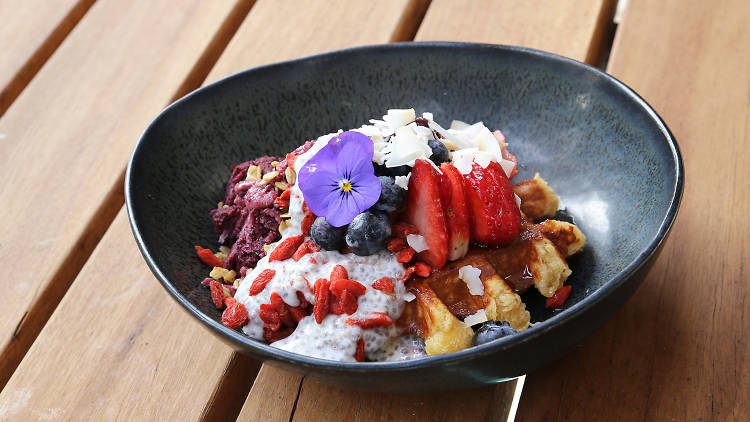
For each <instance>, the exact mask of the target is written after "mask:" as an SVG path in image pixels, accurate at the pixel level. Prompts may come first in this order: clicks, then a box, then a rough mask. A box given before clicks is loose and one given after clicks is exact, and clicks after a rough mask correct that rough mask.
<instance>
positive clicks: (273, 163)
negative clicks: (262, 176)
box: [271, 161, 279, 168]
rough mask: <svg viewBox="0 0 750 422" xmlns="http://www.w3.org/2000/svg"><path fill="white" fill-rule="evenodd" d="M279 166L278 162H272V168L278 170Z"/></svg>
mask: <svg viewBox="0 0 750 422" xmlns="http://www.w3.org/2000/svg"><path fill="white" fill-rule="evenodd" d="M278 165H279V162H278V161H271V167H273V168H276V166H278Z"/></svg>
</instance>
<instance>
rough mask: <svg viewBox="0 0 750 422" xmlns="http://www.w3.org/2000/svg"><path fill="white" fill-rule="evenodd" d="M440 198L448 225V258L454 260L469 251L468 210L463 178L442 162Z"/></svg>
mask: <svg viewBox="0 0 750 422" xmlns="http://www.w3.org/2000/svg"><path fill="white" fill-rule="evenodd" d="M440 170H442V172H443V186H442V189H441V190H440V199H441V201H442V203H443V212H444V213H445V220H446V223H447V226H448V259H449V260H451V261H455V260H457V259H460V258H463V257H464V256H465V255H466V253H467V252H469V210H468V208H467V207H466V195H465V194H464V178H463V177H462V176H461V173H460V172H459V171H458V169H457V168H456V167H454V166H453V165H452V164H448V163H443V164H442V165H441V166H440Z"/></svg>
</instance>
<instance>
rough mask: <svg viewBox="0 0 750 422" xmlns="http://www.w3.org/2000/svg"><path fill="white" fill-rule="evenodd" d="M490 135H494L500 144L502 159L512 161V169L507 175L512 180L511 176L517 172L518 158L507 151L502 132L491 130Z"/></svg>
mask: <svg viewBox="0 0 750 422" xmlns="http://www.w3.org/2000/svg"><path fill="white" fill-rule="evenodd" d="M492 135H494V136H495V139H497V142H498V143H499V144H500V153H501V154H502V155H503V159H506V160H508V161H512V162H513V170H511V171H510V177H509V179H511V180H512V179H513V176H515V175H517V174H518V159H517V158H516V156H515V155H513V154H511V153H510V151H508V143H507V142H505V135H503V132H500V131H499V130H496V131H494V132H492Z"/></svg>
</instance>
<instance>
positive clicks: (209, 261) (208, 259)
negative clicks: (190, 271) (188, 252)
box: [195, 246, 224, 267]
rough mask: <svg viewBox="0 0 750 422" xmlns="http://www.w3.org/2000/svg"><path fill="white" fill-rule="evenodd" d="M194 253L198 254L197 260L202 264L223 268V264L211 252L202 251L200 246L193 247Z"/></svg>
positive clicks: (208, 250)
mask: <svg viewBox="0 0 750 422" xmlns="http://www.w3.org/2000/svg"><path fill="white" fill-rule="evenodd" d="M195 252H197V253H198V258H200V260H201V261H203V263H204V264H206V265H209V266H211V267H223V266H224V263H223V262H221V260H220V259H219V258H217V257H216V255H214V253H213V252H211V250H210V249H204V248H202V247H200V246H195Z"/></svg>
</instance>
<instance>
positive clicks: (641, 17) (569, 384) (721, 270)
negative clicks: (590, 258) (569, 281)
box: [519, 0, 750, 421]
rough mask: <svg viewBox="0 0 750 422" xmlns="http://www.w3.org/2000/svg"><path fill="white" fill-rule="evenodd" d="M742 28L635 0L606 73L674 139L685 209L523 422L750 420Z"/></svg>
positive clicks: (748, 86) (718, 8)
mask: <svg viewBox="0 0 750 422" xmlns="http://www.w3.org/2000/svg"><path fill="white" fill-rule="evenodd" d="M748 16H750V4H748V3H747V2H746V1H742V0H727V1H723V2H704V1H697V0H696V1H690V2H685V1H680V0H669V1H665V0H650V1H649V0H646V1H643V0H629V4H628V7H627V9H626V10H625V14H624V17H623V22H622V24H621V25H620V26H619V28H618V30H617V35H616V38H615V45H614V47H613V51H612V56H611V60H610V65H609V67H608V71H609V72H610V73H612V74H613V75H614V76H616V77H618V78H619V79H621V80H622V81H624V82H625V83H627V84H629V85H630V86H631V87H633V88H634V89H635V90H636V91H637V92H638V93H639V94H641V95H642V96H643V97H644V98H645V99H646V100H647V101H649V102H650V103H651V104H652V105H653V106H654V107H655V108H656V110H657V112H659V113H660V114H661V116H662V117H663V118H664V119H665V121H666V123H667V124H668V125H669V127H670V128H671V130H672V131H673V132H674V135H675V137H676V138H677V140H678V142H679V144H680V147H681V149H682V153H683V157H684V160H685V168H686V185H685V192H684V196H683V202H682V207H681V209H680V214H679V217H678V218H677V221H676V223H675V226H674V228H673V230H672V234H671V235H670V238H669V240H668V242H667V244H666V245H665V248H664V250H663V252H662V254H661V256H660V257H659V259H658V260H657V262H656V263H655V265H654V267H653V269H652V271H651V273H650V275H649V277H647V279H646V280H645V282H644V284H643V285H642V286H641V288H640V289H639V290H638V292H637V293H636V295H635V296H634V297H633V298H632V299H631V300H630V301H629V303H628V304H627V305H626V306H624V308H623V309H621V310H620V311H619V312H618V313H617V315H616V317H615V318H614V319H613V320H612V321H610V322H608V323H607V324H606V325H605V326H604V328H602V329H601V330H599V331H598V332H597V333H596V334H595V335H594V336H592V338H590V339H589V340H588V341H586V342H585V344H583V345H582V347H580V348H579V349H578V350H576V351H575V352H574V353H572V354H570V355H569V356H568V357H566V358H565V359H563V360H561V361H559V362H557V363H556V364H555V365H552V366H550V367H548V368H545V369H542V370H540V371H538V372H537V373H535V374H532V375H530V376H529V377H528V381H527V388H528V389H527V392H525V393H524V395H525V396H524V398H523V399H522V400H521V405H520V407H519V420H521V419H523V420H529V421H537V420H545V421H563V420H565V421H567V420H592V421H594V420H608V421H609V420H617V421H630V420H643V421H665V420H691V421H699V420H703V421H708V420H717V421H730V420H731V421H747V420H750V383H748V379H750V343H749V342H748V333H750V318H748V316H750V294H749V293H748V292H750V275H749V273H748V268H749V267H748V263H750V225H749V224H748V218H747V216H748V215H749V214H750V200H749V199H748V198H750V178H749V177H748V175H750V149H748V148H747V147H748V145H750V96H749V95H748V93H749V92H750V78H748V73H750V54H748V52H747V51H748V50H747V46H750V32H748V31H747V18H748ZM521 416H523V417H521Z"/></svg>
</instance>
